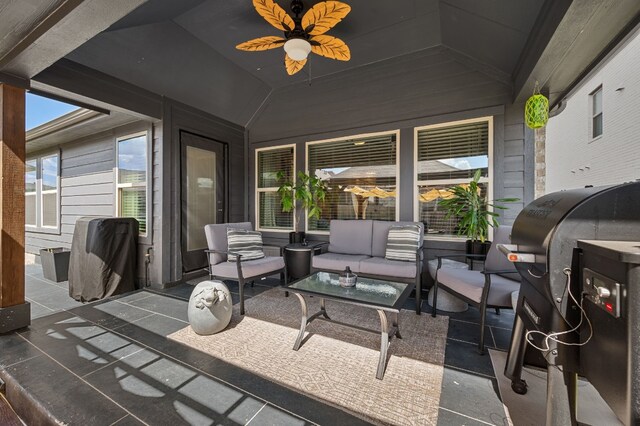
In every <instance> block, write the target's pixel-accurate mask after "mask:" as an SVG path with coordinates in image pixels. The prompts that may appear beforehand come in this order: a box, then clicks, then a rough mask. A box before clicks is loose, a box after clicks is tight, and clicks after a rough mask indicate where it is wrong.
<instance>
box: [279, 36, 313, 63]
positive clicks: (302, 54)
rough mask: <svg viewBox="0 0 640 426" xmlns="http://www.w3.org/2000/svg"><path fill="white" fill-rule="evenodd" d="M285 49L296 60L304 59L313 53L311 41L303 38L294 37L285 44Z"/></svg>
mask: <svg viewBox="0 0 640 426" xmlns="http://www.w3.org/2000/svg"><path fill="white" fill-rule="evenodd" d="M284 51H285V52H287V55H289V57H290V58H291V59H293V60H294V61H304V60H305V59H307V56H309V53H311V43H309V42H308V41H307V40H305V39H303V38H292V39H289V40H287V42H286V43H285V44H284Z"/></svg>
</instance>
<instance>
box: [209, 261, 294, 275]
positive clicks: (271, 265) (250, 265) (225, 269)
mask: <svg viewBox="0 0 640 426" xmlns="http://www.w3.org/2000/svg"><path fill="white" fill-rule="evenodd" d="M282 268H284V259H283V258H281V257H270V256H267V257H263V258H262V259H257V260H249V261H247V262H242V275H243V276H244V277H245V278H251V277H257V276H259V275H263V274H266V273H268V272H272V271H273V273H274V274H276V273H278V272H280V270H281V269H282ZM211 273H212V274H213V275H214V276H216V277H224V278H236V279H237V278H238V266H237V264H236V263H235V262H222V263H218V264H217V265H213V266H211Z"/></svg>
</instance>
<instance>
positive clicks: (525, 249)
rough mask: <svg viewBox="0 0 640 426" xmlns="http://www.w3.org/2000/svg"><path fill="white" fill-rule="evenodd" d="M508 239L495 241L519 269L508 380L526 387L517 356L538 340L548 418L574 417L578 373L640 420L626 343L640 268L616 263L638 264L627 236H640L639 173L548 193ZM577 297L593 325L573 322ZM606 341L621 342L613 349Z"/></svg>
mask: <svg viewBox="0 0 640 426" xmlns="http://www.w3.org/2000/svg"><path fill="white" fill-rule="evenodd" d="M582 240H585V241H582ZM511 241H512V245H504V246H501V247H500V250H501V251H502V252H503V253H505V255H507V256H508V257H509V258H510V260H512V261H513V262H514V263H515V264H516V268H517V270H518V272H519V273H520V275H521V276H522V286H521V289H520V295H519V298H518V304H517V308H516V320H515V323H514V328H513V336H512V340H511V346H510V349H509V356H508V359H507V366H506V369H505V375H506V376H507V377H509V378H510V379H511V380H512V388H513V390H514V391H516V392H518V393H526V383H524V382H523V381H522V380H521V371H522V365H523V362H524V360H525V357H528V354H527V353H528V352H532V351H537V350H535V349H533V347H534V346H533V345H535V346H537V347H538V348H543V349H544V350H542V351H541V352H542V355H543V357H544V362H545V363H546V367H547V372H548V375H547V380H548V381H549V383H548V390H549V392H548V396H547V424H565V423H567V424H568V423H569V422H571V423H575V404H574V403H573V401H574V400H575V398H573V397H571V395H575V391H576V379H577V375H578V374H581V375H583V376H585V377H586V378H588V379H589V380H590V381H591V383H592V384H593V385H594V386H595V387H596V389H597V390H598V391H599V392H600V394H601V395H602V396H603V397H604V399H605V400H606V401H607V402H608V403H609V405H610V406H611V407H612V409H613V410H614V412H615V413H616V415H617V416H618V417H619V418H620V420H621V421H623V422H624V423H625V424H638V423H639V422H640V412H639V410H640V404H638V402H639V401H640V399H639V398H640V377H639V374H638V365H640V357H639V356H638V353H636V354H635V355H634V356H631V352H630V351H631V348H632V347H633V345H630V344H629V343H630V342H631V341H634V342H638V343H640V327H639V326H638V325H637V324H638V323H639V320H640V317H639V315H638V313H636V310H638V311H640V302H639V301H640V296H635V294H636V292H638V293H640V289H639V287H640V282H638V275H639V273H638V272H633V273H622V272H620V271H629V270H631V271H637V270H640V267H639V266H638V265H636V264H634V263H633V259H635V257H634V256H632V254H633V252H634V250H636V252H640V248H638V247H636V246H640V243H631V244H629V243H628V242H633V241H640V182H633V183H627V184H623V185H618V186H609V187H598V188H593V187H591V188H582V189H576V190H569V191H560V192H555V193H552V194H548V195H545V196H543V197H541V198H539V199H537V200H535V201H534V202H532V203H531V204H529V205H528V206H526V207H525V208H524V210H523V211H522V212H521V213H520V214H519V215H518V217H517V219H516V221H515V223H514V225H513V230H512V235H511ZM605 242H606V243H605ZM621 242H622V243H621ZM621 244H622V245H621ZM602 246H605V247H609V249H608V250H606V249H603V248H602ZM598 247H599V248H598ZM612 247H616V248H618V249H620V250H622V252H624V253H627V254H626V255H622V254H619V253H620V251H618V252H616V251H615V250H614V249H613V248H612ZM634 247H635V248H634ZM625 250H626V251H625ZM616 253H618V254H616ZM638 259H640V255H638ZM638 263H640V261H639V262H638ZM613 271H618V272H616V273H615V274H614V272H613ZM612 274H614V275H612ZM587 283H588V284H587ZM594 283H596V285H594ZM616 284H617V285H618V286H617V287H616ZM620 286H622V287H620ZM631 289H633V291H630V290H631ZM569 291H570V292H571V295H573V296H574V297H575V299H576V300H577V302H578V303H575V302H574V301H573V300H572V299H571V297H570V294H569ZM583 294H585V296H584V300H583ZM632 300H635V303H634V304H632ZM581 302H582V306H583V308H584V310H585V312H586V316H587V317H588V318H589V320H590V321H591V324H592V327H589V325H588V323H587V322H586V320H584V321H583V322H582V326H581V327H580V328H579V329H577V330H576V331H571V330H572V329H574V328H577V325H578V324H579V322H580V319H581V309H580V306H579V305H580V303H581ZM612 312H613V313H614V314H617V316H616V315H612ZM630 324H631V326H630ZM592 329H593V335H592V336H591V339H590V340H589V341H588V343H586V342H587V339H588V338H589V336H590V335H591V332H592ZM550 333H564V334H562V335H559V336H558V338H559V339H560V340H562V341H563V342H569V343H582V344H583V345H582V346H568V345H563V344H559V343H557V342H555V341H553V340H548V339H545V335H549V334H550ZM527 339H528V340H529V343H531V344H527V341H526V340H527ZM585 343H586V344H585ZM611 345H614V346H615V347H616V348H622V349H619V350H617V352H616V356H615V357H613V358H612V357H611V351H610V350H609V349H608V348H610V346H611ZM633 350H636V351H638V350H639V349H638V346H637V345H636V348H635V349H633ZM627 355H628V356H627ZM627 358H628V359H629V362H628V363H627V362H626V361H627ZM598 359H599V360H600V361H599V362H594V361H593V360H598ZM611 370H616V372H615V374H611ZM607 371H608V372H607ZM605 376H606V377H607V380H604V378H605ZM565 386H567V388H565ZM614 390H615V391H614ZM634 401H635V402H634Z"/></svg>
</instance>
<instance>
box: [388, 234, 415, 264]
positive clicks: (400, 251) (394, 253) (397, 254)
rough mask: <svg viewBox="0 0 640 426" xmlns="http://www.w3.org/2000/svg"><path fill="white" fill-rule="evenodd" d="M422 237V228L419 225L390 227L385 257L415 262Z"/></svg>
mask: <svg viewBox="0 0 640 426" xmlns="http://www.w3.org/2000/svg"><path fill="white" fill-rule="evenodd" d="M420 237H421V230H420V227H419V226H418V225H395V226H392V227H391V228H389V237H388V238H387V249H386V251H385V254H384V257H385V259H388V260H400V261H405V262H415V261H416V252H417V250H418V248H419V247H420V246H419V244H420Z"/></svg>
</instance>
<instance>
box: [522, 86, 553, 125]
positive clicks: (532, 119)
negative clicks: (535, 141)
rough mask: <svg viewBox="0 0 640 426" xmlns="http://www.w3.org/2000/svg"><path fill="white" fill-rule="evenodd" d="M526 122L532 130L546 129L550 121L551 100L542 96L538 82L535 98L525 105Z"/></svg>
mask: <svg viewBox="0 0 640 426" xmlns="http://www.w3.org/2000/svg"><path fill="white" fill-rule="evenodd" d="M524 121H525V123H527V126H529V127H530V128H532V129H539V128H540V127H544V126H545V125H546V124H547V121H549V99H547V97H546V96H544V95H542V94H540V90H538V82H537V81H536V86H535V88H534V89H533V96H531V97H530V98H529V99H527V102H526V103H525V105H524Z"/></svg>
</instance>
